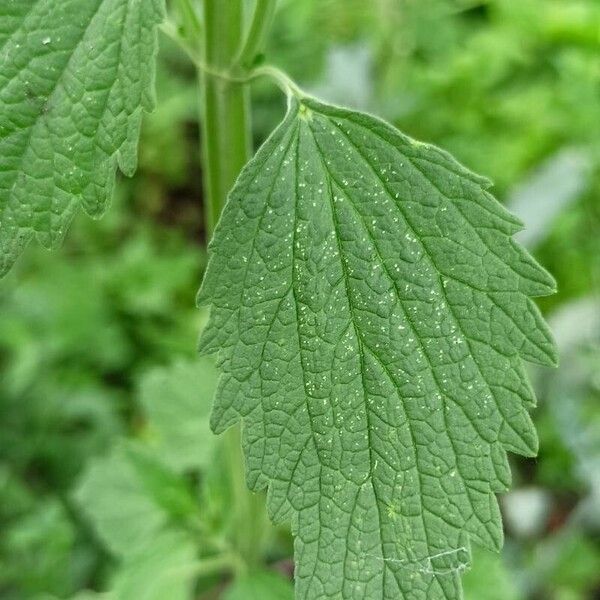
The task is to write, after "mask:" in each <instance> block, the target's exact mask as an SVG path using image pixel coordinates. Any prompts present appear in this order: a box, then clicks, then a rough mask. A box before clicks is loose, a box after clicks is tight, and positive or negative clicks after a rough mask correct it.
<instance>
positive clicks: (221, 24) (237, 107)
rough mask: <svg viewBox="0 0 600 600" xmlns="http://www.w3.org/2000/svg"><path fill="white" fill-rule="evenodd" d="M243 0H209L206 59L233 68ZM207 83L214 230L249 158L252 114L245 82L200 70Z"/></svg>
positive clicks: (209, 215) (208, 210) (209, 208)
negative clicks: (230, 191) (230, 192)
mask: <svg viewBox="0 0 600 600" xmlns="http://www.w3.org/2000/svg"><path fill="white" fill-rule="evenodd" d="M243 5H244V2H243V0H204V62H205V63H206V64H207V65H209V66H210V68H211V69H214V70H215V71H228V70H230V69H231V67H232V65H233V64H234V62H235V60H236V57H237V56H238V53H239V50H240V40H241V39H242V35H243V32H244V18H243V17H244V6H243ZM200 77H201V78H202V80H203V81H202V82H203V111H202V112H203V115H202V117H203V118H202V125H203V129H202V131H203V146H204V178H205V219H206V231H207V235H208V236H210V235H212V232H213V231H214V228H215V225H216V223H217V220H218V218H219V215H220V213H221V210H222V208H223V206H224V204H225V200H226V198H227V194H228V193H229V190H230V189H231V188H232V186H233V184H234V182H235V180H236V178H237V176H238V174H239V173H240V171H241V169H242V167H243V166H244V165H245V164H246V162H247V161H248V159H249V158H250V152H251V141H250V114H249V98H248V91H247V89H246V86H244V85H242V84H240V83H236V82H233V81H227V80H225V79H223V78H219V77H217V76H215V75H213V74H210V73H209V72H204V73H200Z"/></svg>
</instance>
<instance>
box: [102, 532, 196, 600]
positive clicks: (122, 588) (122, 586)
mask: <svg viewBox="0 0 600 600" xmlns="http://www.w3.org/2000/svg"><path fill="white" fill-rule="evenodd" d="M195 554H196V550H195V548H194V544H193V543H192V541H191V540H190V539H189V538H187V537H186V536H185V535H183V534H181V533H173V532H169V533H161V534H160V535H158V536H157V537H156V538H154V539H153V540H152V541H151V542H150V543H149V545H148V546H147V547H145V548H143V549H141V550H140V551H139V552H138V554H136V555H134V556H129V557H127V559H126V561H125V563H124V564H123V565H122V566H121V567H120V569H119V570H118V572H117V575H116V577H115V580H114V584H113V590H112V594H111V597H112V598H114V600H130V599H131V598H136V599H139V600H163V599H164V598H169V600H192V599H193V598H194V594H193V584H194V580H195V568H196V566H197V560H196V556H195Z"/></svg>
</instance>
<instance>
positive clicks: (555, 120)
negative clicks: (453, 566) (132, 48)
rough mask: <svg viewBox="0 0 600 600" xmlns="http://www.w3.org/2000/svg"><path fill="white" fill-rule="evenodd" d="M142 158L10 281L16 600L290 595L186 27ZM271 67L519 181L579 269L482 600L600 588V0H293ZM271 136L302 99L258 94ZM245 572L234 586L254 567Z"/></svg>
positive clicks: (545, 252) (4, 545)
mask: <svg viewBox="0 0 600 600" xmlns="http://www.w3.org/2000/svg"><path fill="white" fill-rule="evenodd" d="M163 41H164V44H163V49H162V53H161V57H160V69H159V76H158V82H157V83H158V96H159V109H158V110H157V112H156V113H155V114H153V115H151V116H150V117H148V118H147V119H146V121H145V125H144V130H143V137H142V142H141V146H140V169H139V172H138V174H137V175H136V177H135V178H134V179H132V180H122V181H121V182H120V184H119V186H118V190H117V195H116V198H115V201H114V203H113V207H112V208H111V210H110V211H109V213H108V214H107V216H106V217H105V218H104V219H103V220H101V221H99V222H92V221H90V220H88V219H87V218H85V217H82V216H81V217H78V218H77V220H76V223H75V226H74V228H73V229H72V231H71V234H70V235H69V237H68V239H67V242H66V244H65V246H64V248H63V249H62V251H60V252H58V253H54V254H52V255H50V254H47V253H45V252H44V251H41V250H37V249H35V248H30V249H29V250H28V252H27V255H26V256H25V257H24V258H23V259H22V260H21V262H20V263H19V264H18V265H17V268H15V269H14V271H13V272H12V273H11V274H10V275H9V276H8V277H7V278H6V279H5V280H3V281H2V282H1V283H0V529H1V536H0V598H2V599H3V600H4V599H6V600H20V599H38V598H39V599H51V598H61V599H62V598H64V599H67V598H78V599H80V600H81V599H84V598H96V597H98V598H107V599H109V598H110V599H119V600H130V599H131V600H138V599H145V600H154V599H156V600H158V599H161V600H162V599H167V598H168V599H169V600H171V599H174V600H179V599H181V600H188V599H192V598H198V599H206V600H208V599H216V598H224V599H225V600H253V599H254V598H257V599H261V600H262V599H265V600H269V599H272V598H277V599H282V600H283V599H287V600H289V599H291V597H292V591H291V590H292V588H291V583H290V582H291V578H290V575H291V560H290V559H291V555H292V541H291V537H290V535H289V532H288V530H287V527H278V528H275V527H273V526H271V525H269V524H268V521H267V519H266V515H265V512H264V508H263V504H264V498H262V497H260V496H258V497H253V496H252V495H250V494H249V493H246V492H245V490H244V488H243V485H242V480H241V476H240V473H239V472H237V471H236V470H235V469H236V464H237V462H236V460H234V459H233V458H232V456H231V449H232V447H235V444H236V443H237V440H235V439H233V440H232V439H228V438H227V437H225V439H216V438H213V437H212V435H211V434H210V432H209V428H208V413H209V410H210V401H211V393H212V389H213V388H214V384H215V374H214V368H213V366H212V365H211V364H210V363H209V362H207V361H202V360H199V359H198V358H197V357H196V355H195V346H196V340H197V335H198V332H199V330H200V328H201V326H202V323H203V321H204V319H205V315H204V314H202V313H201V312H200V311H198V310H196V309H195V308H194V296H195V292H196V289H197V287H198V285H199V282H200V279H201V276H202V270H203V266H204V262H205V250H204V242H205V240H204V229H203V225H202V205H201V204H202V193H201V187H202V186H201V183H202V173H201V171H200V168H199V155H198V143H197V140H198V137H199V130H200V127H199V124H198V122H197V106H196V99H197V94H196V89H195V74H194V72H193V70H192V69H191V68H190V66H189V65H188V64H187V63H186V61H185V58H184V57H183V56H181V55H180V54H179V53H178V51H177V50H175V49H174V48H172V47H171V46H170V45H169V43H168V41H166V40H163ZM267 59H268V60H269V61H272V62H275V63H276V64H278V65H279V66H281V67H283V68H284V69H286V70H287V71H288V72H289V73H290V74H291V75H292V77H294V78H295V79H296V80H297V81H298V82H299V83H300V84H301V85H302V86H303V87H304V88H306V89H307V90H311V91H314V92H315V93H319V94H321V95H324V96H326V97H327V99H329V100H332V101H337V102H345V103H351V104H354V105H356V106H359V107H360V108H363V109H367V110H369V111H371V112H375V113H377V114H380V115H382V116H383V117H385V118H387V119H389V120H391V121H393V122H394V123H395V124H396V125H398V126H399V127H400V128H401V129H402V130H404V131H406V132H407V133H409V134H411V135H413V136H415V137H417V138H419V139H423V140H425V141H429V142H434V143H436V144H439V145H442V146H443V147H444V148H446V149H447V150H449V151H450V152H452V153H453V154H455V155H456V156H457V157H458V158H459V159H461V160H462V161H463V162H464V163H466V164H467V165H468V166H470V167H471V168H473V169H474V170H476V171H478V172H480V173H483V174H486V175H487V176H489V177H490V178H491V179H492V180H494V181H495V182H496V193H497V195H498V197H499V198H500V199H501V200H502V201H504V202H505V203H507V204H508V205H509V206H511V208H512V209H513V210H516V211H517V212H518V213H519V214H520V215H521V216H522V218H523V219H524V221H525V222H526V223H527V224H528V226H529V233H528V234H527V235H528V237H524V238H523V240H524V241H525V242H526V243H528V244H529V246H530V250H531V251H532V252H534V253H535V254H536V255H537V256H538V258H539V259H540V260H541V262H542V263H543V264H544V265H545V266H547V267H548V268H549V269H550V270H551V271H552V272H553V273H554V275H555V276H556V277H557V279H558V283H559V290H560V291H559V294H557V295H556V296H555V297H552V298H548V299H544V300H543V302H542V304H541V305H542V308H543V309H544V311H545V312H546V313H547V315H548V317H549V318H550V320H551V322H552V323H553V325H554V328H555V330H556V334H557V338H558V342H559V346H560V348H561V356H562V358H561V367H560V368H559V369H558V370H557V371H556V372H549V371H543V372H539V371H532V378H533V382H534V385H535V387H536V389H537V391H538V395H539V398H540V407H539V409H538V410H537V412H536V413H535V416H534V419H535V421H536V423H537V425H538V428H539V432H540V438H541V450H540V455H539V457H538V458H537V459H535V460H524V459H516V460H514V462H513V473H514V488H513V490H512V491H511V492H510V493H509V494H507V495H506V496H504V497H503V498H502V508H503V512H504V516H505V523H506V547H505V550H504V553H503V555H502V557H497V556H495V555H492V554H489V553H484V552H483V551H480V550H478V549H475V552H474V566H473V568H472V570H471V571H469V572H468V573H467V574H466V576H465V587H466V596H467V598H468V599H469V600H496V599H497V600H513V599H514V600H529V599H543V600H584V599H591V598H596V597H598V595H600V376H599V374H600V4H599V3H598V2H597V1H596V0H519V1H518V2H515V1H514V0H489V1H481V0H479V1H478V0H427V1H422V0H373V1H372V2H365V1H364V0H280V3H279V10H278V14H277V18H276V22H275V27H274V31H273V33H272V36H271V42H270V44H269V48H268V51H267ZM254 100H255V101H254V125H255V138H256V142H257V143H259V142H260V140H262V139H264V137H265V136H266V135H267V134H268V133H269V131H270V129H271V128H272V127H273V126H274V125H275V123H276V122H277V121H278V120H279V119H280V117H281V116H282V114H283V111H284V102H283V100H282V98H281V95H280V93H279V92H278V91H277V89H276V88H273V87H271V85H269V84H267V83H265V82H261V83H259V84H258V85H256V86H255V87H254ZM233 573H235V574H237V575H238V577H237V578H236V581H235V583H233V584H231V577H230V576H231V574H233Z"/></svg>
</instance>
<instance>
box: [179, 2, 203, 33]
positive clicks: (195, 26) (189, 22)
mask: <svg viewBox="0 0 600 600" xmlns="http://www.w3.org/2000/svg"><path fill="white" fill-rule="evenodd" d="M176 4H177V9H178V11H179V16H180V17H181V24H182V27H183V29H184V31H185V35H186V38H187V39H188V41H191V42H192V43H193V44H195V43H196V42H198V40H199V39H200V35H201V33H202V25H201V23H200V19H199V18H198V13H197V12H196V8H195V7H194V5H193V4H192V2H191V0H177V2H176Z"/></svg>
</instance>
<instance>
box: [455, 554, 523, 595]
mask: <svg viewBox="0 0 600 600" xmlns="http://www.w3.org/2000/svg"><path fill="white" fill-rule="evenodd" d="M473 558H474V564H473V568H472V569H471V570H470V571H467V573H466V574H465V576H464V588H465V599H466V600H522V598H523V595H522V594H521V593H520V592H519V589H518V587H517V585H516V581H515V577H512V576H511V573H510V571H509V569H508V568H507V566H506V565H505V564H504V562H503V560H502V557H501V556H499V555H498V554H495V553H492V552H489V551H488V550H482V549H481V548H474V549H473Z"/></svg>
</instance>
